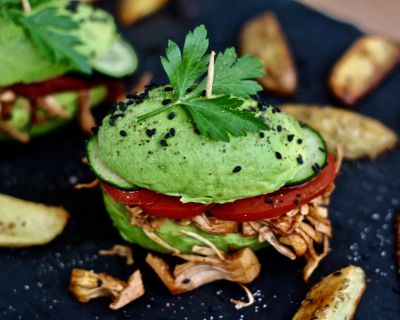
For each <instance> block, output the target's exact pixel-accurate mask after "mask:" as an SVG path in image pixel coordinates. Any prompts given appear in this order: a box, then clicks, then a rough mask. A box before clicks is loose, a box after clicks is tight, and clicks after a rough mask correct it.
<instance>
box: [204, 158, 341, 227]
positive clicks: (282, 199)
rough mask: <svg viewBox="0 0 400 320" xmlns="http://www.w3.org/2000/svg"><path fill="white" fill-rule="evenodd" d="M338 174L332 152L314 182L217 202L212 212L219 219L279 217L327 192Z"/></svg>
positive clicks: (244, 219)
mask: <svg viewBox="0 0 400 320" xmlns="http://www.w3.org/2000/svg"><path fill="white" fill-rule="evenodd" d="M335 177H336V167H335V160H334V158H333V156H332V155H328V163H327V166H326V167H325V168H324V169H322V170H321V171H320V172H319V174H318V175H317V176H316V177H315V178H314V179H313V180H311V181H308V182H306V183H304V184H302V185H299V186H294V187H288V188H283V189H280V190H278V191H275V192H273V193H270V194H266V195H262V196H257V197H252V198H246V199H240V200H236V201H234V202H231V203H225V204H216V205H215V206H213V207H212V208H211V209H210V211H211V213H212V215H213V216H214V217H216V218H218V219H221V220H228V221H237V222H244V221H257V220H262V219H270V218H276V217H279V216H281V215H282V214H284V213H286V212H289V211H290V210H292V209H295V208H297V207H300V206H301V205H303V204H306V203H308V202H309V201H311V200H312V199H314V198H316V197H318V196H320V195H321V194H323V193H324V192H325V191H326V190H327V188H328V187H329V185H330V184H331V183H332V181H333V180H334V179H335Z"/></svg>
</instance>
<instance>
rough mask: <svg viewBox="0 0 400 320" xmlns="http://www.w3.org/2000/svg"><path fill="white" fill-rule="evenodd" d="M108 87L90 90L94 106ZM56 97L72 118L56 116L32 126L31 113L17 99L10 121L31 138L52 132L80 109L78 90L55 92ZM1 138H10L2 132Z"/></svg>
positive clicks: (102, 98)
mask: <svg viewBox="0 0 400 320" xmlns="http://www.w3.org/2000/svg"><path fill="white" fill-rule="evenodd" d="M106 94H107V89H106V88H105V87H103V86H99V87H95V88H93V89H91V90H90V96H91V101H92V107H94V106H96V105H98V104H100V103H101V102H102V101H103V100H104V98H105V97H106ZM54 98H55V99H56V100H57V102H58V103H60V104H61V105H62V106H63V107H64V109H65V110H66V111H67V112H68V113H69V114H70V115H71V118H70V119H64V118H55V119H50V120H49V121H47V122H46V123H43V124H35V125H33V126H32V127H30V114H29V111H28V110H27V109H26V108H23V106H22V100H21V99H20V100H17V102H16V105H15V107H14V108H13V110H12V114H11V120H9V123H10V124H11V125H12V126H13V127H14V128H17V129H19V130H21V131H24V132H27V133H28V134H29V136H30V137H31V138H35V137H39V136H42V135H45V134H47V133H49V132H52V131H54V130H56V129H58V128H60V127H62V126H64V125H66V124H67V123H68V122H70V121H71V120H72V119H73V118H74V117H75V116H76V114H77V109H78V102H77V99H78V92H73V91H71V92H63V93H58V94H54ZM0 140H8V141H9V140H10V138H9V137H7V136H5V135H4V134H2V133H0Z"/></svg>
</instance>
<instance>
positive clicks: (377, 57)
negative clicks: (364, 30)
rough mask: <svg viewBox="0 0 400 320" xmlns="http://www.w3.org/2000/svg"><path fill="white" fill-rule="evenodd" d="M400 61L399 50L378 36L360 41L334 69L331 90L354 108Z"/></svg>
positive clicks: (330, 81) (330, 82)
mask: <svg viewBox="0 0 400 320" xmlns="http://www.w3.org/2000/svg"><path fill="white" fill-rule="evenodd" d="M399 61H400V47H399V46H398V45H397V44H396V43H394V42H392V41H391V40H389V39H386V38H384V37H379V36H363V37H361V38H359V39H358V40H357V41H356V42H355V43H354V44H353V45H352V46H351V47H350V49H349V50H348V51H347V52H346V53H345V54H344V56H343V57H342V58H340V60H339V61H338V62H337V63H336V65H335V66H334V67H333V70H332V73H331V75H330V78H329V87H330V90H331V91H332V92H333V94H334V95H335V96H336V97H337V98H338V99H339V100H340V101H341V102H342V103H344V104H346V105H350V106H352V105H354V104H355V103H357V101H359V100H360V99H361V98H362V97H363V96H365V95H366V94H367V93H369V92H370V91H371V90H372V89H373V88H374V87H376V86H377V85H379V83H380V82H381V81H382V80H383V79H384V78H385V76H386V75H387V74H388V73H389V72H390V71H391V70H392V69H394V67H395V66H396V64H397V63H398V62H399Z"/></svg>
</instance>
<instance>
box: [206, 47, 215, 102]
mask: <svg viewBox="0 0 400 320" xmlns="http://www.w3.org/2000/svg"><path fill="white" fill-rule="evenodd" d="M214 58H215V52H214V51H211V55H210V63H209V64H208V73H207V87H206V97H207V98H211V95H212V86H213V81H214Z"/></svg>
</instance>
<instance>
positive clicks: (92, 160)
mask: <svg viewBox="0 0 400 320" xmlns="http://www.w3.org/2000/svg"><path fill="white" fill-rule="evenodd" d="M86 154H87V156H88V161H89V166H90V168H91V169H92V171H93V173H94V174H95V175H96V176H97V177H98V178H99V179H100V180H101V181H104V182H105V183H107V184H109V185H112V186H114V187H117V188H119V189H125V190H132V189H135V188H136V187H135V185H133V184H132V183H130V182H129V181H126V180H125V179H124V178H122V177H120V176H119V175H118V174H116V173H115V172H114V171H112V169H111V168H110V167H109V166H107V164H106V163H105V162H104V161H103V160H101V158H100V155H99V142H98V140H97V136H93V137H91V138H90V139H89V140H88V142H87V143H86Z"/></svg>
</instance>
